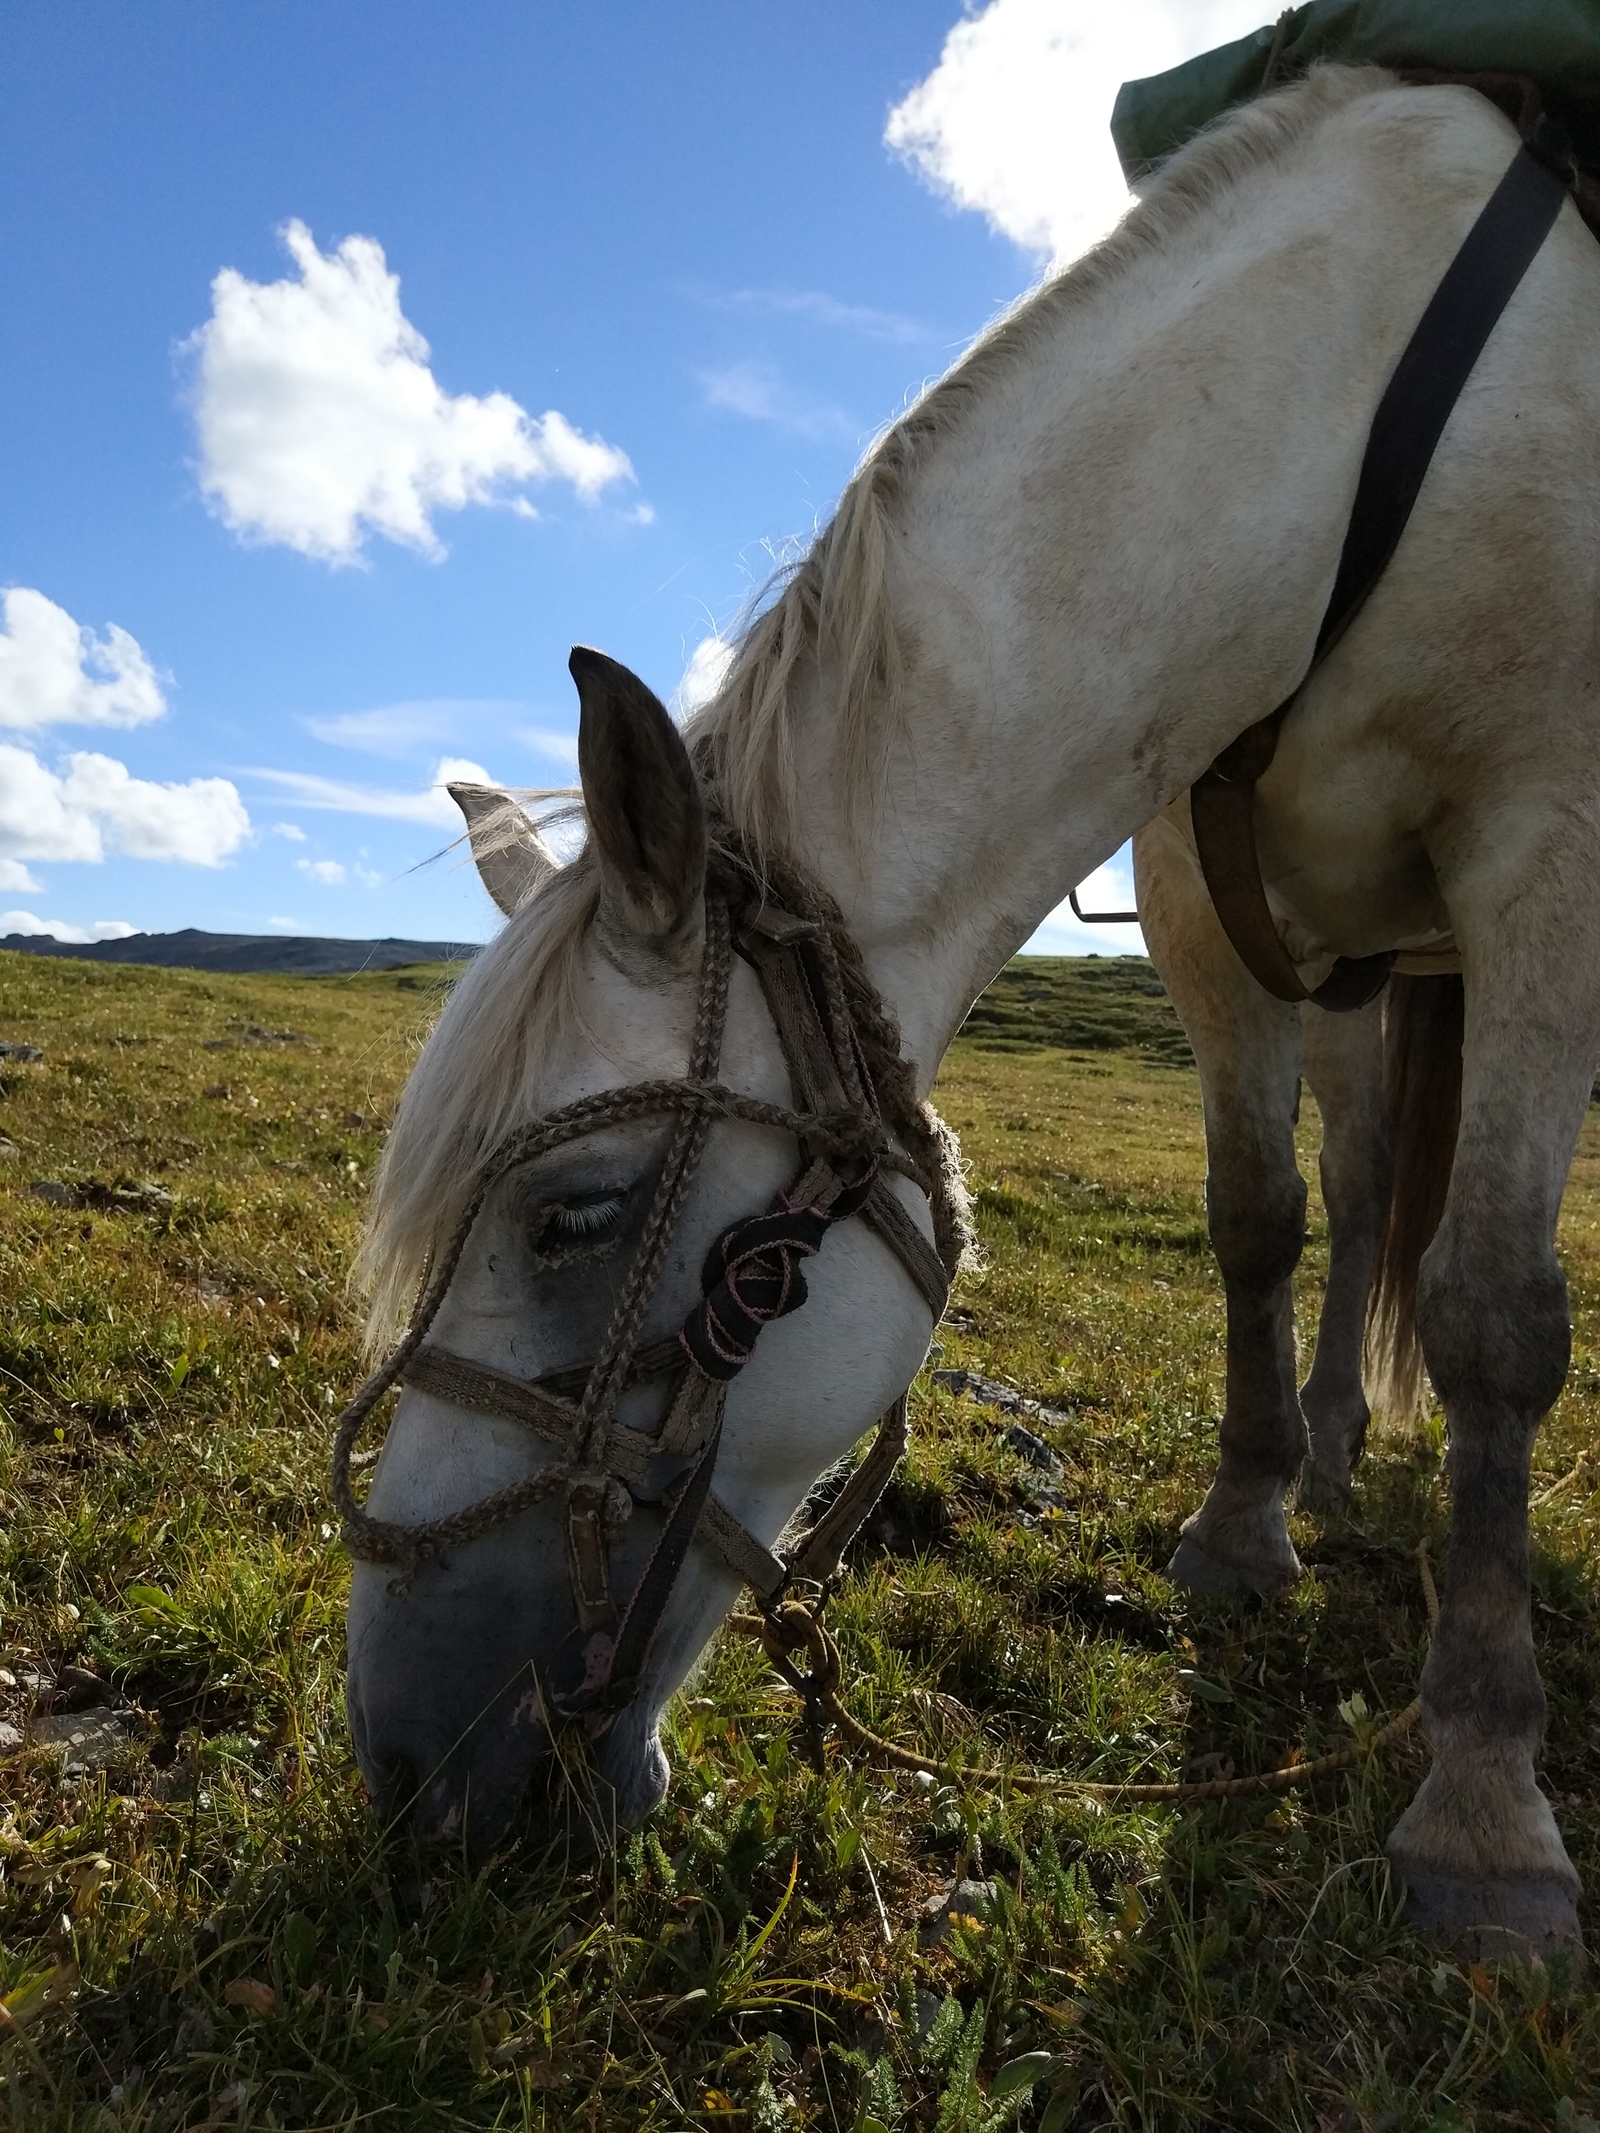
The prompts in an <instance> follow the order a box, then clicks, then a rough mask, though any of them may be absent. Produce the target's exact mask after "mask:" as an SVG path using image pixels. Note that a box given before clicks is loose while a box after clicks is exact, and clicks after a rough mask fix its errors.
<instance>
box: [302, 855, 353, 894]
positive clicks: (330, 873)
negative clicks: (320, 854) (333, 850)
mask: <svg viewBox="0 0 1600 2133" xmlns="http://www.w3.org/2000/svg"><path fill="white" fill-rule="evenodd" d="M295 865H296V866H297V867H298V868H299V870H300V872H301V873H302V874H309V875H310V876H311V879H312V880H313V881H320V882H321V884H322V886H323V887H324V888H325V889H337V888H338V887H339V886H340V884H341V883H342V882H343V880H344V868H343V867H342V866H341V865H340V864H339V862H338V860H337V859H297V860H296V861H295Z"/></svg>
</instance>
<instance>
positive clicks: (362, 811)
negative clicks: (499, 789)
mask: <svg viewBox="0 0 1600 2133" xmlns="http://www.w3.org/2000/svg"><path fill="white" fill-rule="evenodd" d="M249 775H250V776H251V777H253V778H260V779H262V780H263V781H264V782H265V783H266V784H268V785H275V786H276V787H277V788H278V790H279V791H280V792H282V793H284V794H286V795H287V796H288V797H289V798H291V799H292V800H294V802H295V803H296V805H297V806H300V807H314V808H318V809H320V810H322V811H323V812H325V813H327V814H335V815H379V816H382V817H383V818H385V819H386V820H387V821H390V822H431V823H434V824H436V825H441V824H442V825H443V826H445V827H447V828H450V829H456V828H459V826H460V822H461V817H460V814H459V812H458V811H457V808H456V803H455V802H454V800H452V799H451V797H450V795H449V794H448V793H447V792H446V791H445V787H446V785H450V784H462V785H492V784H493V783H494V782H495V781H494V779H493V778H491V777H490V775H489V773H488V771H486V770H485V769H484V767H483V765H482V764H481V763H471V762H468V761H467V760H466V758H465V757H463V756H450V755H447V756H444V757H442V758H441V760H440V762H439V764H438V767H437V768H436V769H435V771H434V773H433V777H432V778H431V779H430V780H429V782H428V784H427V785H426V786H425V787H424V789H423V790H422V791H421V792H389V791H384V790H383V789H382V788H381V787H378V786H373V785H347V784H345V783H343V782H342V781H341V780H340V779H338V778H319V777H316V776H314V775H313V774H312V773H311V772H309V771H304V770H252V771H251V772H250V773H249Z"/></svg>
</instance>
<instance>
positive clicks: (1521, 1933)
mask: <svg viewBox="0 0 1600 2133" xmlns="http://www.w3.org/2000/svg"><path fill="white" fill-rule="evenodd" d="M1404 1878H1405V1891H1406V1904H1405V1920H1406V1923H1407V1925H1409V1926H1414V1927H1415V1928H1416V1930H1417V1931H1418V1932H1419V1933H1424V1934H1426V1935H1427V1937H1428V1938H1429V1940H1434V1941H1438V1942H1440V1943H1441V1945H1443V1946H1445V1947H1447V1948H1449V1949H1451V1950H1452V1952H1454V1953H1455V1954H1457V1955H1459V1956H1461V1957H1463V1958H1464V1959H1465V1960H1466V1961H1468V1962H1475V1963H1486V1964H1487V1963H1496V1962H1501V1963H1503V1962H1521V1963H1527V1962H1534V1961H1539V1962H1543V1961H1545V1960H1546V1959H1547V1958H1548V1957H1550V1956H1553V1955H1562V1956H1564V1957H1565V1958H1566V1961H1567V1963H1568V1965H1569V1966H1570V1967H1571V1968H1572V1969H1573V1971H1574V1972H1575V1973H1577V1974H1581V1973H1582V1971H1583V1968H1584V1953H1583V1929H1582V1927H1581V1926H1580V1925H1579V1924H1578V1911H1577V1906H1576V1904H1575V1903H1574V1901H1573V1898H1572V1891H1571V1890H1570V1889H1569V1888H1568V1887H1566V1886H1565V1885H1564V1884H1563V1883H1562V1882H1560V1881H1557V1880H1553V1879H1550V1880H1532V1879H1530V1880H1513V1879H1511V1878H1509V1877H1507V1878H1499V1877H1485V1878H1484V1879H1482V1880H1472V1881H1455V1880H1445V1879H1443V1878H1442V1877H1438V1876H1435V1875H1432V1874H1407V1875H1406V1876H1405V1877H1404Z"/></svg>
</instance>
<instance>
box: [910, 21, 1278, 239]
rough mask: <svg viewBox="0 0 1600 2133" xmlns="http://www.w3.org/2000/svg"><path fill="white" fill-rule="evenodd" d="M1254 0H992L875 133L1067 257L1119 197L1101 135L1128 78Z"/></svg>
mask: <svg viewBox="0 0 1600 2133" xmlns="http://www.w3.org/2000/svg"><path fill="white" fill-rule="evenodd" d="M1271 12H1272V11H1271V9H1270V8H1264V7H1263V5H1262V0H1117V5H1116V6H1114V7H1108V6H1106V5H1105V4H1104V0H992V4H991V5H990V6H988V7H985V8H984V9H982V11H981V12H977V13H969V14H968V15H967V17H966V19H965V20H964V21H962V22H958V23H957V24H956V26H955V28H954V29H953V30H952V31H951V32H950V34H949V36H948V37H947V38H946V39H945V43H944V50H943V52H942V53H941V55H940V58H939V64H938V66H937V67H935V68H934V70H933V72H932V73H931V74H930V75H929V76H928V78H927V80H926V81H923V82H919V83H918V85H917V86H916V88H914V89H913V90H912V91H911V93H910V95H909V96H907V97H906V98H905V99H904V101H903V102H901V103H899V104H897V105H896V106H895V108H894V110H893V111H891V112H890V114H889V123H888V126H887V129H886V131H885V133H884V139H885V140H886V141H887V143H888V145H889V146H890V147H891V148H892V149H894V150H895V152H896V153H897V154H898V155H900V156H902V157H903V158H904V159H905V161H906V162H907V163H909V164H910V166H911V167H912V169H913V170H915V171H916V172H917V173H918V175H919V176H921V177H922V178H924V179H926V181H927V182H928V184H929V185H931V186H932V187H933V189H934V190H935V191H936V192H940V193H943V194H944V195H945V197H946V198H947V199H949V200H951V201H952V202H953V203H954V204H955V205H956V206H957V207H968V208H976V209H977V210H978V211H979V213H981V214H983V215H986V216H987V217H988V219H989V222H990V223H991V225H992V226H993V227H994V228H995V229H996V230H998V231H999V232H1000V234H1001V235H1002V236H1004V237H1009V238H1011V239H1012V241H1013V242H1014V243H1016V244H1019V245H1022V246H1024V247H1025V248H1026V249H1027V250H1029V251H1032V252H1040V253H1047V254H1048V253H1053V254H1054V255H1055V256H1056V258H1057V259H1062V260H1064V259H1071V258H1075V257H1076V256H1077V254H1078V253H1079V252H1082V251H1084V250H1085V249H1086V248H1087V247H1088V246H1089V245H1091V244H1093V243H1094V241H1095V240H1096V238H1098V237H1101V236H1103V235H1104V234H1105V232H1106V231H1107V230H1108V229H1109V228H1110V227H1111V225H1112V224H1113V223H1114V222H1115V221H1116V220H1117V218H1118V216H1119V215H1121V213H1122V211H1123V209H1124V208H1125V207H1126V206H1127V204H1128V193H1127V186H1126V184H1125V182H1124V180H1123V177H1122V172H1121V169H1120V167H1119V165H1118V163H1117V157H1116V151H1115V149H1114V148H1113V147H1112V145H1111V131H1110V128H1111V107H1112V105H1113V103H1114V102H1115V101H1116V95H1117V90H1118V89H1119V87H1120V86H1121V84H1122V83H1123V82H1124V81H1125V80H1130V79H1136V78H1139V77H1141V76H1144V75H1147V74H1160V73H1163V72H1164V71H1165V70H1166V69H1167V68H1168V67H1174V66H1177V65H1178V63H1179V62H1180V61H1181V60H1184V59H1188V58H1191V57H1192V56H1193V55H1194V54H1195V53H1197V52H1204V51H1207V50H1208V49H1209V48H1210V47H1211V46H1212V45H1216V44H1223V43H1226V42H1227V40H1228V39H1229V38H1232V37H1243V36H1245V35H1247V34H1248V33H1249V32H1250V31H1251V30H1254V29H1257V28H1258V27H1259V26H1260V24H1261V21H1262V19H1263V17H1264V16H1270V14H1271Z"/></svg>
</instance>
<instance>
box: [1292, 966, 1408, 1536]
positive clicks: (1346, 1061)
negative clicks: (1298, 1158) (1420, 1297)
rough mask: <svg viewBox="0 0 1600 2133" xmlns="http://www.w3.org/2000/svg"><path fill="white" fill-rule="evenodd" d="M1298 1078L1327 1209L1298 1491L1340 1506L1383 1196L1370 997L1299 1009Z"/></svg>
mask: <svg viewBox="0 0 1600 2133" xmlns="http://www.w3.org/2000/svg"><path fill="white" fill-rule="evenodd" d="M1300 1029H1301V1055H1302V1058H1303V1061H1304V1071H1305V1078H1306V1081H1307V1082H1308V1084H1309V1085H1310V1088H1311V1093H1312V1095H1313V1096H1315V1098H1316V1099H1317V1109H1318V1110H1319V1111H1320V1112H1321V1114H1322V1151H1321V1158H1320V1164H1321V1175H1322V1200H1323V1205H1324V1206H1325V1207H1326V1209H1327V1211H1328V1285H1327V1288H1326V1290H1325V1291H1324V1292H1323V1298H1322V1317H1321V1319H1320V1321H1319V1322H1318V1326H1317V1352H1316V1356H1315V1358H1314V1360H1313V1362H1312V1365H1311V1375H1310V1376H1309V1377H1308V1378H1307V1379H1306V1382H1305V1384H1304V1385H1303V1386H1302V1387H1301V1388H1300V1405H1301V1408H1302V1409H1303V1411H1304V1414H1305V1418H1306V1428H1307V1431H1308V1433H1309V1435H1310V1440H1311V1456H1310V1458H1309V1459H1308V1460H1307V1462H1306V1465H1305V1469H1304V1471H1303V1472H1302V1474H1301V1476H1300V1498H1301V1501H1302V1502H1303V1503H1305V1504H1307V1505H1308V1506H1310V1507H1311V1508H1313V1509H1315V1510H1322V1511H1342V1510H1343V1509H1345V1507H1346V1506H1347V1505H1348V1503H1349V1501H1350V1471H1351V1468H1352V1467H1353V1466H1354V1465H1355V1462H1356V1460H1357V1459H1358V1458H1359V1457H1360V1455H1361V1447H1362V1444H1363V1443H1364V1442H1365V1439H1366V1434H1367V1424H1368V1422H1369V1421H1370V1420H1371V1415H1370V1412H1369V1410H1368V1407H1367V1397H1366V1393H1365V1392H1364V1390H1363V1389H1362V1383H1361V1352H1362V1347H1363V1344H1364V1338H1365V1333H1366V1320H1367V1299H1368V1297H1369V1296H1370V1294H1371V1291H1372V1278H1373V1272H1374V1269H1375V1267H1376V1264H1377V1256H1378V1246H1379V1241H1380V1239H1381V1238H1382V1235H1383V1225H1384V1220H1385V1217H1386V1215H1387V1212H1388V1206H1389V1173H1390V1162H1389V1124H1388V1119H1387V1117H1386V1115H1385V1112H1384V1103H1383V1022H1382V1013H1381V1009H1380V1007H1379V1005H1378V1003H1377V1002H1376V1001H1375V1002H1374V1003H1373V1005H1372V1006H1371V1007H1364V1008H1362V1009H1361V1010H1360V1011H1359V1012H1358V1013H1356V1014H1348V1015H1330V1014H1326V1013H1325V1012H1324V1011H1323V1010H1322V1009H1321V1008H1320V1007H1313V1006H1311V1005H1310V1004H1309V1003H1308V1004H1307V1005H1306V1006H1304V1007H1302V1008H1301V1009H1300Z"/></svg>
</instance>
